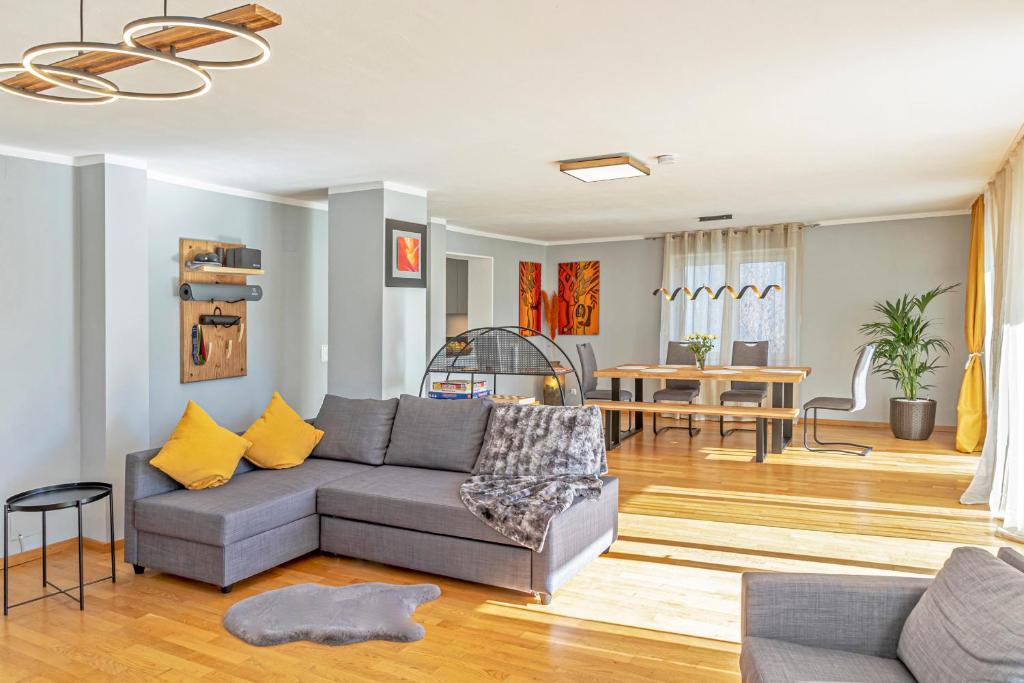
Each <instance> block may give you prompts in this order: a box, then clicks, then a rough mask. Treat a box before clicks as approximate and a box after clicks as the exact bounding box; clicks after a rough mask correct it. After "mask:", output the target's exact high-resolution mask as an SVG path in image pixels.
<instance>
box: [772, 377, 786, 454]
mask: <svg viewBox="0 0 1024 683" xmlns="http://www.w3.org/2000/svg"><path fill="white" fill-rule="evenodd" d="M785 386H786V384H785V382H772V408H781V407H782V404H783V402H784V400H785V398H784V396H783V394H784V393H785ZM782 449H783V438H782V420H772V453H781V452H782Z"/></svg>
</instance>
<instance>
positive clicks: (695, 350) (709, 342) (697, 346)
mask: <svg viewBox="0 0 1024 683" xmlns="http://www.w3.org/2000/svg"><path fill="white" fill-rule="evenodd" d="M717 339H718V337H716V336H715V335H713V334H702V333H700V332H695V333H694V334H688V335H686V338H685V339H683V341H684V342H686V345H687V346H688V347H689V349H690V353H692V354H693V357H694V358H696V359H697V367H698V368H700V369H701V370H703V369H704V366H705V365H706V364H707V362H708V354H709V353H711V350H712V349H714V348H715V340H717Z"/></svg>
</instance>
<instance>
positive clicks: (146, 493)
mask: <svg viewBox="0 0 1024 683" xmlns="http://www.w3.org/2000/svg"><path fill="white" fill-rule="evenodd" d="M159 452H160V449H159V448H153V449H150V450H148V451H139V452H137V453H129V454H128V455H127V456H125V460H124V561H125V562H131V563H132V564H138V544H137V541H138V532H137V531H136V529H135V501H137V500H141V499H143V498H149V497H150V496H157V495H160V494H161V493H168V492H170V491H176V490H178V489H180V488H182V486H181V484H179V483H178V482H176V481H174V480H173V479H171V478H170V477H168V476H167V475H166V474H164V473H163V472H161V471H160V470H158V469H157V468H155V467H153V466H152V465H150V464H149V461H150V460H152V459H153V458H154V457H155V456H156V454H157V453H159Z"/></svg>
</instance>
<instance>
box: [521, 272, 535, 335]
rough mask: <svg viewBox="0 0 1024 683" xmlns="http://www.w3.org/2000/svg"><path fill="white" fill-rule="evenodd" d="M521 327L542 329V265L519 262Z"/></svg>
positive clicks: (530, 333)
mask: <svg viewBox="0 0 1024 683" xmlns="http://www.w3.org/2000/svg"><path fill="white" fill-rule="evenodd" d="M519 327H526V328H529V329H531V330H539V329H540V264H539V263H533V262H531V261H520V262H519ZM532 334H533V333H532V332H526V331H525V330H524V331H523V336H527V337H528V336H530V335H532Z"/></svg>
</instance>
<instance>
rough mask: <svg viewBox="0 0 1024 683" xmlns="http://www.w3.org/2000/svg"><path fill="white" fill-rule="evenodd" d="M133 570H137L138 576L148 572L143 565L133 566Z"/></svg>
mask: <svg viewBox="0 0 1024 683" xmlns="http://www.w3.org/2000/svg"><path fill="white" fill-rule="evenodd" d="M132 569H134V570H135V573H136V574H141V573H142V572H144V571H146V568H145V567H143V566H142V565H141V564H133V565H132Z"/></svg>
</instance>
